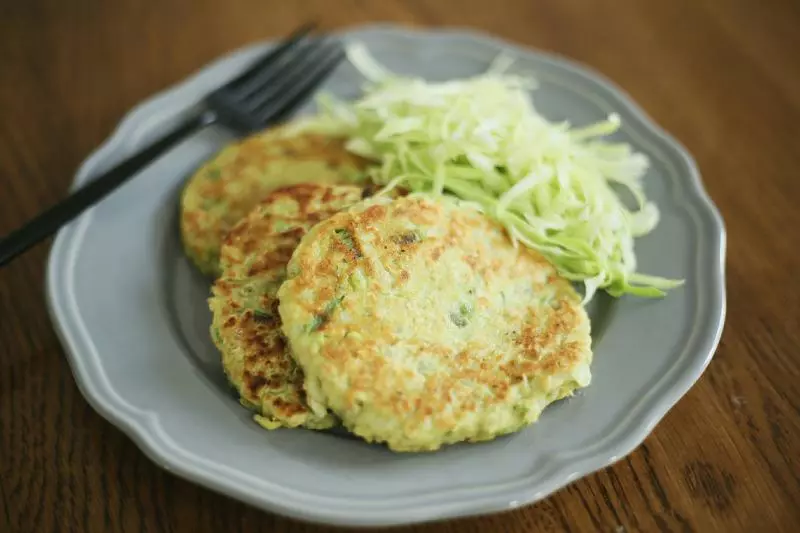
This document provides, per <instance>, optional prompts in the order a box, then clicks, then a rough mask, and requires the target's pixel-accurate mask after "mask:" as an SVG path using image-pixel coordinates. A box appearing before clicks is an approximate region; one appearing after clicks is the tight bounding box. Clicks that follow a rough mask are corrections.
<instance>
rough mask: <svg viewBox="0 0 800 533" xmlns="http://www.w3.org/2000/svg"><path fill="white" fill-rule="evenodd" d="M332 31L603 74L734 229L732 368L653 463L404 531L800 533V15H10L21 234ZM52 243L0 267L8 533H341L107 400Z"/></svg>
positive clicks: (534, 5)
mask: <svg viewBox="0 0 800 533" xmlns="http://www.w3.org/2000/svg"><path fill="white" fill-rule="evenodd" d="M309 18H316V19H318V20H319V21H321V23H322V24H323V25H324V26H325V27H341V26H347V25H354V24H359V23H365V22H371V21H395V22H401V23H405V24H411V25H421V26H444V25H457V26H471V27H475V28H479V29H483V30H486V31H489V32H492V33H495V34H497V35H500V36H502V37H505V38H508V39H512V40H515V41H518V42H521V43H524V44H527V45H530V46H533V47H537V48H540V49H544V50H549V51H555V52H558V53H560V54H563V55H566V56H568V57H571V58H573V59H576V60H578V61H581V62H584V63H586V64H588V65H591V66H592V67H594V68H596V69H598V70H599V71H601V72H603V73H604V74H605V75H607V76H608V77H610V78H612V79H613V80H615V81H616V82H617V83H618V84H619V85H621V86H622V87H623V88H624V89H625V90H626V91H627V92H629V93H630V94H631V95H632V96H633V98H634V99H635V100H637V101H638V102H639V103H640V104H641V105H642V107H644V109H645V110H646V111H647V112H648V113H649V114H650V115H651V116H652V117H653V118H654V119H655V120H656V121H657V122H659V123H660V124H661V125H663V126H664V127H665V128H666V129H667V130H669V131H670V132H672V133H673V134H674V135H675V136H676V137H678V138H679V139H680V140H681V141H682V142H683V143H684V144H685V145H686V146H687V147H688V148H689V150H690V151H691V152H692V153H693V154H694V156H695V157H696V159H697V161H698V163H699V166H700V168H701V171H702V172H703V175H704V179H705V182H706V185H707V188H708V190H709V192H710V194H711V196H712V197H713V199H714V200H715V202H716V203H717V204H718V205H719V207H720V209H721V211H722V213H723V216H724V217H725V220H726V223H727V228H728V236H729V241H728V243H729V245H728V264H727V276H728V279H727V284H728V291H729V292H728V295H729V296H728V297H729V300H728V318H727V324H726V327H725V332H724V336H723V339H722V342H721V345H720V347H719V350H718V352H717V354H716V357H715V358H714V360H713V362H712V363H711V365H710V367H709V368H708V370H707V371H706V373H705V374H704V376H703V377H702V379H701V380H700V381H699V382H698V383H697V385H696V386H695V387H694V388H693V389H692V390H691V391H690V392H689V394H688V395H687V396H686V397H685V398H684V399H683V400H681V401H680V403H678V405H677V406H676V407H675V408H674V409H673V410H672V411H671V412H670V413H669V415H668V416H667V417H666V418H665V419H664V420H663V421H662V422H661V423H660V424H659V425H658V426H657V428H656V429H655V431H654V432H653V434H652V435H651V436H650V437H649V438H648V439H647V440H646V442H645V443H644V444H643V445H642V446H641V447H639V448H638V449H637V450H636V451H635V453H633V454H632V455H630V456H629V457H627V458H625V459H623V460H621V461H620V462H619V463H617V464H616V465H614V466H613V467H611V468H608V469H606V470H605V471H602V472H600V473H597V474H595V475H592V476H590V477H588V478H586V479H583V480H580V481H578V482H576V483H574V484H573V485H571V486H569V487H568V488H566V489H564V490H562V491H561V492H559V493H557V494H555V495H554V496H552V497H550V498H548V499H546V500H544V501H542V502H540V503H538V504H536V505H533V506H529V507H526V508H523V509H520V510H516V511H513V512H509V513H505V514H501V515H494V516H488V517H481V518H475V519H468V520H458V521H453V522H446V523H438V524H428V525H423V526H416V527H409V528H398V529H395V531H398V532H420V533H421V532H426V533H434V532H442V533H444V532H459V533H478V532H492V531H502V532H508V533H521V532H533V531H554V532H584V531H585V532H595V531H608V532H614V533H616V532H634V531H696V532H709V531H721V532H731V533H733V532H777V531H800V385H798V382H800V379H799V378H800V363H799V362H798V361H800V283H799V282H798V275H799V274H800V227H798V226H800V209H798V202H800V174H799V173H798V169H799V168H800V59H798V58H800V31H798V28H800V3H798V2H796V1H793V0H785V1H781V0H772V1H765V2H755V1H752V0H727V1H725V0H670V1H665V2H658V1H639V0H605V1H594V2H589V1H586V0H560V1H556V0H553V1H533V0H491V1H487V0H375V1H368V0H316V1H301V0H295V1H290V0H283V1H279V0H272V1H270V0H231V1H223V0H219V1H214V0H162V1H151V2H143V1H139V0H114V1H103V0H72V1H69V2H67V1H64V0H27V1H24V2H10V1H9V2H2V7H0V235H2V234H4V233H6V232H8V231H10V230H11V229H12V228H14V227H16V226H17V225H19V224H21V223H22V222H23V221H25V220H26V219H28V218H29V217H31V216H33V215H34V214H35V213H37V212H38V211H39V210H40V209H42V208H44V207H45V206H48V205H50V204H51V203H53V202H56V201H57V200H58V199H60V198H62V197H63V196H64V194H65V192H66V190H67V187H68V185H69V183H70V181H71V180H72V177H73V173H74V171H75V169H76V168H77V166H78V165H79V164H80V162H81V161H82V160H83V158H84V157H85V156H86V155H87V154H88V153H89V152H90V151H91V150H92V149H94V148H95V147H96V146H97V145H98V144H99V143H100V142H102V141H103V140H104V139H105V138H106V136H107V135H108V134H109V133H110V131H111V130H112V128H113V127H114V126H115V124H116V123H117V121H118V120H119V119H120V117H121V116H122V115H123V114H124V113H125V112H126V111H127V110H128V109H129V108H130V107H132V106H134V105H135V104H136V103H137V102H139V101H140V100H142V99H143V98H145V97H147V96H149V95H151V94H152V93H154V92H156V91H159V90H161V89H163V88H165V87H167V86H168V85H170V84H173V83H175V82H177V81H179V80H181V79H182V78H184V77H185V76H187V75H189V74H191V73H192V72H194V71H195V70H197V69H199V68H200V67H202V66H203V65H204V64H206V63H207V62H209V61H210V60H212V59H214V58H216V57H217V56H219V55H220V54H222V53H225V52H227V51H230V50H232V49H234V48H236V47H239V46H241V45H244V44H247V43H250V42H252V41H255V40H260V39H265V38H269V37H274V36H278V35H282V34H284V33H285V32H286V31H287V29H289V28H291V27H293V26H295V25H296V24H298V23H299V22H301V21H304V20H307V19H309ZM46 253H47V246H45V245H42V246H39V247H37V248H35V249H34V250H32V251H31V252H29V253H28V254H27V255H26V256H24V257H23V258H21V259H20V260H18V261H16V262H15V263H13V264H11V265H10V266H9V267H7V268H5V269H2V270H0V532H12V533H13V532H24V533H28V532H62V531H75V532H81V533H83V532H117V531H126V532H162V531H163V532H184V531H186V532H223V531H224V532H243V533H244V532H247V533H249V532H288V531H298V532H321V531H335V530H333V529H331V528H325V527H319V526H312V525H308V524H304V523H300V522H295V521H292V520H288V519H284V518H281V517H277V516H273V515H270V514H267V513H263V512H260V511H257V510H255V509H253V508H250V507H248V506H246V505H243V504H241V503H238V502H236V501H233V500H230V499H227V498H226V497H223V496H220V495H217V494H214V493H212V492H209V491H208V490H205V489H202V488H199V487H197V486H195V485H192V484H190V483H188V482H186V481H183V480H181V479H178V478H176V477H174V476H172V475H170V474H168V473H166V472H165V471H163V470H162V469H160V468H159V467H157V466H156V465H154V464H153V463H151V462H150V461H149V460H148V459H146V458H145V456H144V455H143V454H142V453H141V452H140V451H139V450H138V449H137V448H136V446H134V445H133V443H132V442H131V441H130V440H129V439H128V438H127V437H125V436H124V435H123V434H122V433H121V432H120V431H119V430H117V429H116V428H115V427H113V426H112V425H110V424H109V423H107V422H106V421H104V420H103V419H102V418H101V417H100V416H98V415H97V414H96V413H95V412H94V411H93V410H92V409H91V408H90V407H89V406H88V405H87V403H86V401H85V400H84V399H83V397H82V396H81V394H80V392H79V390H78V388H77V387H76V385H75V382H74V380H73V378H72V375H71V373H70V370H69V368H68V365H67V363H66V362H65V358H64V354H63V351H62V348H61V346H60V345H59V341H58V339H57V338H56V335H55V334H54V332H53V329H52V326H51V324H50V321H49V319H48V316H47V312H46V308H45V302H44V294H43V276H44V262H45V258H46Z"/></svg>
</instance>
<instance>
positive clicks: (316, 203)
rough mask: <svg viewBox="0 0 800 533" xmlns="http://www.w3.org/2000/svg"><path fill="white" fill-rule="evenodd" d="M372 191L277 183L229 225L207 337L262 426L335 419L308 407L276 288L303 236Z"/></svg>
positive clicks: (322, 423) (316, 425)
mask: <svg viewBox="0 0 800 533" xmlns="http://www.w3.org/2000/svg"><path fill="white" fill-rule="evenodd" d="M370 192H371V189H368V188H364V187H360V186H356V185H321V184H300V185H294V186H290V187H285V188H280V189H277V190H275V191H273V192H271V193H270V194H269V195H268V196H267V198H266V199H265V200H264V201H263V202H261V203H260V204H258V205H257V206H256V207H255V209H253V211H251V212H250V214H249V215H248V216H247V217H246V218H244V219H243V220H241V221H240V222H239V223H238V224H237V225H236V226H235V227H234V228H233V229H232V230H231V231H230V232H229V234H228V236H227V237H226V239H225V242H224V244H223V245H222V250H221V256H220V265H221V268H222V273H221V275H220V277H219V278H218V279H217V281H216V282H215V284H214V286H213V295H212V297H211V298H210V300H209V307H210V308H211V311H212V313H213V323H212V326H211V332H212V338H213V339H214V342H215V343H216V345H217V347H218V348H219V350H220V352H221V353H222V363H223V368H224V369H225V373H226V374H227V376H228V379H229V380H230V382H231V383H232V384H233V385H234V386H235V387H236V389H237V390H238V391H239V395H240V397H241V399H242V403H243V404H244V405H245V406H247V407H249V408H251V409H253V410H255V411H256V412H257V413H258V414H257V415H256V420H257V421H258V422H259V423H260V424H261V425H263V426H264V427H267V428H276V427H281V426H287V427H296V426H305V427H309V428H313V429H323V428H327V427H330V426H332V425H333V424H334V423H335V418H334V417H333V416H332V415H330V414H329V413H327V412H325V411H320V412H317V413H314V412H311V411H310V410H309V409H308V406H307V405H306V402H305V393H304V391H303V374H302V372H301V370H300V369H299V368H298V367H297V365H296V364H295V363H294V361H293V360H292V358H291V356H290V355H289V353H288V351H287V348H286V343H285V342H284V339H283V335H282V334H281V330H280V326H281V322H280V317H279V315H278V310H277V307H278V301H277V298H276V293H277V290H278V287H279V286H280V284H281V282H282V281H283V280H284V278H285V276H286V264H287V263H288V262H289V258H290V257H291V255H292V252H293V251H294V249H295V247H296V246H297V244H298V243H299V242H300V239H301V237H302V236H303V235H305V233H306V232H307V231H308V230H309V229H310V228H311V227H313V226H314V224H316V223H317V222H319V221H320V220H323V219H325V218H327V217H329V216H331V215H332V214H334V213H336V212H338V211H340V210H341V209H344V208H346V207H348V206H350V205H352V204H354V203H356V202H359V201H361V199H362V198H363V197H364V196H366V195H368V194H369V193H370Z"/></svg>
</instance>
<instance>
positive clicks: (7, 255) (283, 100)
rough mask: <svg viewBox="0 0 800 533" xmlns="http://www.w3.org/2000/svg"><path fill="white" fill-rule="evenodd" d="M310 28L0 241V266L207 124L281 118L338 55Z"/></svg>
mask: <svg viewBox="0 0 800 533" xmlns="http://www.w3.org/2000/svg"><path fill="white" fill-rule="evenodd" d="M311 31H312V27H311V25H306V26H303V27H301V28H299V29H298V30H296V31H295V32H293V33H292V34H291V35H290V36H289V37H288V38H287V39H286V40H285V41H284V42H283V43H282V44H280V45H278V46H276V47H275V48H273V49H272V50H270V51H269V52H268V53H266V54H265V55H264V56H262V57H260V58H259V59H257V60H255V61H254V62H253V64H252V65H251V66H250V67H249V68H248V69H246V70H245V71H244V72H243V73H241V74H239V75H238V76H236V77H235V78H234V79H232V80H231V81H229V82H228V83H226V84H225V85H223V86H222V87H220V88H219V89H217V90H215V91H213V92H211V93H210V94H208V95H207V96H206V98H205V99H204V101H203V103H202V105H201V106H200V107H199V109H198V111H197V112H196V113H194V114H193V115H191V116H190V117H188V118H186V119H184V120H183V121H182V122H181V123H180V124H178V125H177V126H174V127H173V129H172V130H171V131H169V132H168V133H166V134H165V135H163V136H162V137H161V138H160V139H158V140H157V141H155V142H153V143H152V144H150V145H148V146H147V147H145V148H144V149H142V150H141V151H140V152H139V153H137V154H135V155H133V156H131V157H129V158H128V159H125V160H123V161H122V162H120V163H118V164H117V165H116V166H115V167H113V168H111V169H110V170H108V171H107V172H105V173H103V174H101V175H99V176H96V177H94V178H92V181H90V182H89V183H88V184H86V185H84V186H83V187H81V188H80V189H78V190H77V191H75V192H74V193H73V194H71V195H70V196H69V197H67V198H66V199H64V200H63V201H61V202H59V203H58V204H56V205H54V206H53V207H50V208H49V209H47V210H45V211H44V212H42V213H40V214H39V215H37V216H36V217H35V218H33V219H32V220H30V221H29V222H27V223H26V224H25V225H23V226H22V227H21V228H19V229H17V230H15V231H13V232H11V233H10V234H9V235H8V236H6V237H5V238H3V239H2V240H0V267H2V266H3V265H5V264H7V263H9V262H10V261H11V260H12V259H14V258H15V257H17V256H18V255H20V254H22V253H23V252H25V251H26V250H27V249H28V248H30V247H31V246H33V245H34V244H36V243H38V242H39V241H41V240H42V239H44V238H46V237H48V236H50V235H52V234H53V233H54V232H55V231H57V230H58V229H59V228H60V227H61V226H63V225H64V224H66V223H68V222H69V221H71V220H72V219H74V218H75V217H77V216H78V215H79V214H81V213H82V212H83V211H84V210H85V209H87V208H89V207H91V206H92V205H94V204H96V203H97V202H99V201H100V200H102V199H103V198H105V197H106V196H107V195H108V194H110V193H111V192H113V191H114V190H116V189H117V188H118V187H119V186H120V185H122V184H123V183H125V182H126V181H128V180H129V179H130V178H132V177H133V176H134V175H136V173H137V172H139V171H140V170H142V169H143V168H145V167H146V166H147V165H149V164H150V163H151V162H152V161H153V160H154V159H156V158H157V157H159V156H161V155H162V154H164V153H165V152H166V151H167V150H169V149H170V148H172V147H173V146H174V145H175V144H176V143H177V142H179V141H181V140H182V139H184V138H186V137H187V136H189V135H190V134H193V133H195V132H197V131H199V130H201V129H203V128H206V127H208V126H211V125H212V124H220V125H222V126H225V127H226V128H228V129H230V130H232V131H233V132H234V133H235V134H237V135H239V136H244V135H247V134H249V133H252V132H254V131H258V130H260V129H263V128H265V127H267V126H268V125H270V124H274V123H276V122H280V121H282V120H284V119H285V118H286V117H287V116H288V115H289V114H291V113H292V112H293V111H294V110H296V109H297V108H298V107H299V106H300V105H301V104H303V102H305V100H306V99H307V98H308V97H309V96H310V95H311V94H312V93H313V91H314V90H315V89H316V88H317V87H318V86H319V85H320V84H321V83H322V82H323V81H324V80H325V78H326V77H327V76H328V74H330V73H331V72H332V71H333V69H334V68H336V66H337V65H338V64H339V62H340V61H341V60H342V59H343V57H344V51H343V49H342V47H341V45H340V44H339V43H338V42H337V41H336V40H334V39H332V38H326V37H311V36H310V33H311Z"/></svg>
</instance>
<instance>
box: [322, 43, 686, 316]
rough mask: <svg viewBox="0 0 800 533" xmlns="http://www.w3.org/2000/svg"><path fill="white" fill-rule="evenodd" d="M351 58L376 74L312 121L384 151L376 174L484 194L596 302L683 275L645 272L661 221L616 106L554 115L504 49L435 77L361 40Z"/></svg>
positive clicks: (360, 145) (643, 162) (360, 150)
mask: <svg viewBox="0 0 800 533" xmlns="http://www.w3.org/2000/svg"><path fill="white" fill-rule="evenodd" d="M348 56H349V58H350V60H351V62H352V63H353V64H354V65H355V66H356V67H357V68H358V69H359V70H360V71H361V72H362V73H363V74H364V75H365V77H367V78H368V79H369V83H368V84H367V86H366V87H365V92H364V95H363V96H362V97H360V98H358V99H356V100H355V101H353V102H340V101H337V100H335V99H334V98H332V97H330V96H327V97H322V98H320V104H321V106H322V110H323V112H322V114H321V115H320V116H318V117H317V119H316V122H315V123H314V124H312V123H311V122H309V123H308V124H307V125H308V126H311V127H312V128H313V129H316V130H317V131H325V132H328V133H336V134H337V135H343V136H345V137H347V138H348V142H347V145H346V146H347V149H349V150H351V151H352V152H354V153H357V154H360V155H362V156H364V157H367V158H369V159H374V160H376V161H379V162H380V163H379V165H378V166H377V167H376V168H374V169H373V170H372V172H371V177H372V179H373V180H374V181H376V182H377V183H381V184H397V183H402V184H404V185H405V186H406V187H407V188H409V189H410V190H412V191H415V192H424V193H426V194H430V195H434V196H435V195H439V194H442V193H443V192H449V193H451V194H454V195H456V196H458V197H460V198H462V199H465V200H470V201H474V202H476V203H478V204H479V205H480V206H481V207H482V208H483V210H484V212H485V213H486V214H487V215H489V216H491V217H492V218H494V219H495V220H496V221H498V222H499V223H500V224H502V225H503V226H504V227H505V228H506V229H507V230H508V231H509V233H510V235H511V236H512V238H514V239H515V240H517V241H519V242H520V243H522V244H523V245H525V246H527V247H530V248H533V249H535V250H538V251H539V252H541V253H542V254H543V255H545V257H547V258H548V259H549V260H550V261H551V262H553V264H554V265H555V266H556V267H557V268H558V270H559V272H560V273H561V274H562V275H563V276H565V277H567V278H569V279H570V280H573V281H580V282H582V283H584V285H585V287H586V300H587V301H588V300H589V299H591V297H592V295H593V294H594V292H595V290H596V289H604V290H606V291H607V292H608V293H609V294H611V295H612V296H620V295H622V294H633V295H638V296H663V295H664V291H665V290H667V289H670V288H674V287H676V286H678V285H680V284H681V282H680V281H676V280H670V279H665V278H660V277H656V276H651V275H645V274H642V273H639V272H637V270H636V269H637V265H636V255H635V253H634V246H633V243H634V238H635V237H639V236H642V235H645V234H647V233H648V232H650V231H651V230H652V229H653V228H654V227H655V226H656V224H657V223H658V217H659V212H658V209H657V208H656V206H655V204H653V203H652V202H649V201H647V198H646V195H645V192H644V183H643V178H644V177H645V174H646V171H647V168H648V164H649V162H648V159H647V157H645V156H644V155H643V154H640V153H636V152H634V151H633V150H632V148H631V147H630V146H629V145H628V144H625V143H622V142H619V141H614V140H609V139H606V138H605V137H607V136H609V135H611V134H613V133H614V132H615V131H616V130H617V129H618V128H619V125H620V118H619V116H617V115H616V114H611V115H610V116H609V118H608V120H605V121H601V122H598V123H596V124H590V125H587V126H584V127H578V128H575V127H573V126H572V125H571V124H569V123H568V122H565V121H564V122H551V121H549V120H548V119H546V118H545V117H543V116H542V115H540V114H539V113H538V112H537V110H536V108H535V107H534V105H533V101H532V100H531V93H530V90H531V89H533V88H535V85H536V84H535V80H533V79H532V78H531V77H530V76H525V75H522V74H511V73H509V68H510V67H511V65H512V63H513V61H512V60H511V59H510V58H509V57H508V56H505V55H501V56H500V57H499V58H498V59H497V61H495V62H494V64H493V65H492V66H491V67H490V69H489V70H488V72H486V73H484V74H481V75H478V76H474V77H471V78H465V79H455V80H450V81H445V82H438V83H434V82H428V81H425V80H423V79H419V78H410V77H400V76H396V75H394V74H393V73H391V72H389V71H387V70H386V69H385V68H384V67H382V66H381V65H380V64H378V63H377V62H376V61H375V60H374V59H373V58H372V57H371V56H370V55H369V53H368V52H367V50H366V49H365V48H364V47H363V46H361V45H360V44H358V43H354V44H352V45H351V46H349V47H348ZM612 185H617V186H618V187H619V188H621V189H624V191H623V193H624V194H620V193H619V192H618V191H617V190H615V189H614V188H613V187H612ZM625 196H628V197H629V200H630V201H631V202H630V203H633V204H634V205H635V208H634V209H631V208H629V207H628V206H627V205H626V201H625V200H624V197H625Z"/></svg>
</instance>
